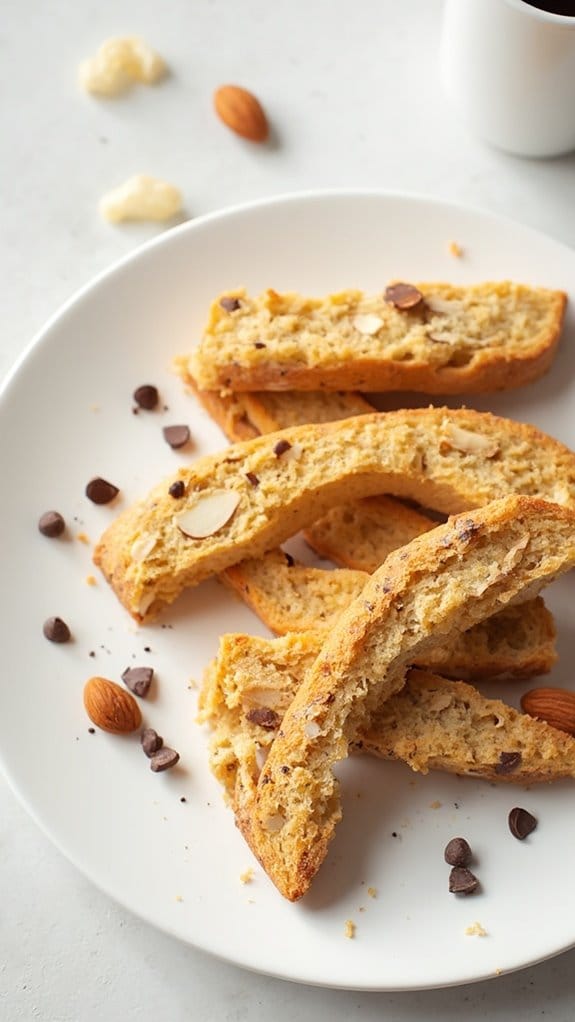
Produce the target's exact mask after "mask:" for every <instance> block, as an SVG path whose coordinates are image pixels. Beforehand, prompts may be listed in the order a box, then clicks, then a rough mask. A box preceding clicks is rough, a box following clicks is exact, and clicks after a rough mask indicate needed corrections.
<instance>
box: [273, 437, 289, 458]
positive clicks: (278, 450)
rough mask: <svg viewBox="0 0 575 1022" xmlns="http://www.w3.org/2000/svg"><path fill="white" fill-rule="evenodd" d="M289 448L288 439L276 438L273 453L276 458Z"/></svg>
mask: <svg viewBox="0 0 575 1022" xmlns="http://www.w3.org/2000/svg"><path fill="white" fill-rule="evenodd" d="M289 450H291V444H290V442H289V440H278V442H277V444H276V445H275V447H274V454H275V456H276V458H281V456H282V454H285V453H286V451H289Z"/></svg>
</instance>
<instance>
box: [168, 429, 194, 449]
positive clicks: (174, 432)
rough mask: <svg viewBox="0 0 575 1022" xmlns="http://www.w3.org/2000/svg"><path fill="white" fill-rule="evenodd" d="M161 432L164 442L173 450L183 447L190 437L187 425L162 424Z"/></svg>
mask: <svg viewBox="0 0 575 1022" xmlns="http://www.w3.org/2000/svg"><path fill="white" fill-rule="evenodd" d="M163 434H164V440H165V441H166V443H167V444H169V445H170V447H172V448H173V449H174V450H177V449H178V447H184V446H185V445H186V444H187V443H188V441H189V439H190V430H189V428H188V426H164V429H163Z"/></svg>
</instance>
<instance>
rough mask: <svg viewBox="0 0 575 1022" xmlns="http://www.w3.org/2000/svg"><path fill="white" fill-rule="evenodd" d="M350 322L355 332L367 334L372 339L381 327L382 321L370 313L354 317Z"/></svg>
mask: <svg viewBox="0 0 575 1022" xmlns="http://www.w3.org/2000/svg"><path fill="white" fill-rule="evenodd" d="M351 322H352V326H353V327H354V329H355V330H357V331H358V332H359V333H360V334H367V336H368V337H373V335H374V334H376V333H377V331H378V330H381V328H382V326H383V320H382V319H380V318H379V316H374V315H372V314H371V313H366V314H365V315H359V316H354V318H353V319H352V321H351Z"/></svg>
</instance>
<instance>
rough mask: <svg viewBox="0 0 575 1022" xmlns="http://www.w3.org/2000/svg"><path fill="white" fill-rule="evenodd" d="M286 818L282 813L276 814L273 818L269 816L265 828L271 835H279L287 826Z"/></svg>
mask: <svg viewBox="0 0 575 1022" xmlns="http://www.w3.org/2000/svg"><path fill="white" fill-rule="evenodd" d="M285 822H286V821H285V817H283V816H282V815H281V813H274V815H273V816H268V818H267V820H266V822H265V827H266V830H269V832H270V833H271V834H277V832H278V831H279V830H281V829H282V827H283V826H284V825H285Z"/></svg>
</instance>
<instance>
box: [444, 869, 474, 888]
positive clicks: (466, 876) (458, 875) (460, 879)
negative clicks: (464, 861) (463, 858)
mask: <svg viewBox="0 0 575 1022" xmlns="http://www.w3.org/2000/svg"><path fill="white" fill-rule="evenodd" d="M478 887H479V880H478V879H477V877H476V876H475V875H474V874H473V873H472V872H471V870H470V869H465V867H464V866H454V867H453V869H452V870H451V873H450V874H449V890H450V891H451V893H452V894H473V892H474V891H476V890H477V888H478Z"/></svg>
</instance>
